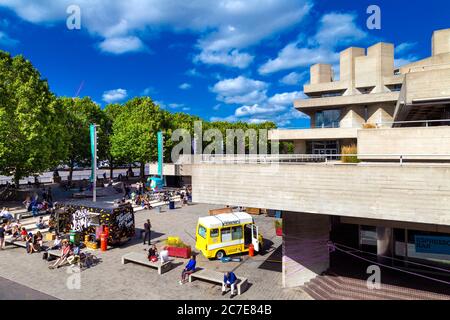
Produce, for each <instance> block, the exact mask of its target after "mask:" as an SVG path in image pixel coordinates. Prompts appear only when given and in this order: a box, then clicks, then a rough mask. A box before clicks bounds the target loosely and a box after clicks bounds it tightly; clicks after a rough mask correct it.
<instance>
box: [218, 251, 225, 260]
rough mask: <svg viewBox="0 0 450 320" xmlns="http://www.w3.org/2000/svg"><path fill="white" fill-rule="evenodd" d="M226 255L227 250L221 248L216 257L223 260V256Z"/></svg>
mask: <svg viewBox="0 0 450 320" xmlns="http://www.w3.org/2000/svg"><path fill="white" fill-rule="evenodd" d="M223 257H225V252H224V251H223V250H219V251H217V252H216V259H217V260H222V258H223Z"/></svg>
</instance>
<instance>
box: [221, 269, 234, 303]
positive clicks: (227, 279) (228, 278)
mask: <svg viewBox="0 0 450 320" xmlns="http://www.w3.org/2000/svg"><path fill="white" fill-rule="evenodd" d="M236 282H237V277H236V275H235V274H234V272H231V271H230V272H227V273H225V274H224V275H223V283H222V295H225V293H226V290H227V288H228V287H230V289H231V296H230V298H233V297H234V296H235V295H236V294H235V291H236Z"/></svg>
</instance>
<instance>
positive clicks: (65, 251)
mask: <svg viewBox="0 0 450 320" xmlns="http://www.w3.org/2000/svg"><path fill="white" fill-rule="evenodd" d="M70 255H71V248H70V245H69V241H67V239H64V240H63V241H62V247H61V257H60V258H58V259H57V260H56V261H55V263H54V264H52V265H50V266H48V268H49V269H55V268H59V267H61V266H62V265H64V264H65V263H66V262H67V258H68V257H70Z"/></svg>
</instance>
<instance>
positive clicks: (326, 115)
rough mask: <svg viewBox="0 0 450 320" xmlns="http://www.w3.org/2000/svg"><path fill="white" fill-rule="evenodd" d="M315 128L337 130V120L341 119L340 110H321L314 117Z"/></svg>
mask: <svg viewBox="0 0 450 320" xmlns="http://www.w3.org/2000/svg"><path fill="white" fill-rule="evenodd" d="M315 118H316V119H315V120H316V121H315V122H316V128H339V120H340V119H341V110H340V109H333V110H323V111H319V112H316V115H315Z"/></svg>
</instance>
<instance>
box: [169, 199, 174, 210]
mask: <svg viewBox="0 0 450 320" xmlns="http://www.w3.org/2000/svg"><path fill="white" fill-rule="evenodd" d="M169 209H170V210H173V209H175V201H172V200H171V201H169Z"/></svg>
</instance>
